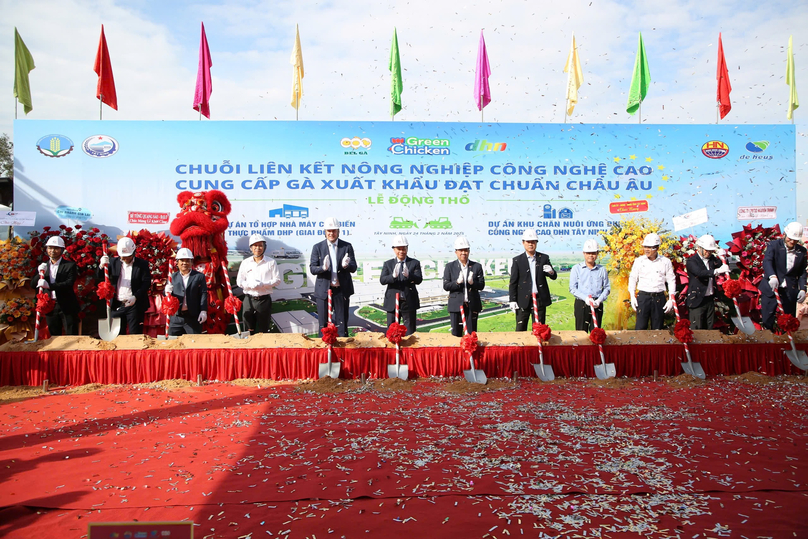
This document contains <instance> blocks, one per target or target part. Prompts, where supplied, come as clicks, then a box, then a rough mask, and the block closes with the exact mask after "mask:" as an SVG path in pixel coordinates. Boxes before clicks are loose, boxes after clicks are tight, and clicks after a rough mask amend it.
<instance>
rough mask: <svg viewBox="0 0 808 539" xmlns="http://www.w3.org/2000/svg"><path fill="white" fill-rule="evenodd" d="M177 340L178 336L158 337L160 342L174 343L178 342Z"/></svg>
mask: <svg viewBox="0 0 808 539" xmlns="http://www.w3.org/2000/svg"><path fill="white" fill-rule="evenodd" d="M176 338H177V336H176V335H158V336H157V340H158V341H173V340H176Z"/></svg>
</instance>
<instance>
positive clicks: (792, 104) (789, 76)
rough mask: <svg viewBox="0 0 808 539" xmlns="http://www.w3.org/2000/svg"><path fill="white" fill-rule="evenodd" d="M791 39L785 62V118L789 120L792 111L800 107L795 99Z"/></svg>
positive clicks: (789, 37) (789, 38)
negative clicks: (786, 88)
mask: <svg viewBox="0 0 808 539" xmlns="http://www.w3.org/2000/svg"><path fill="white" fill-rule="evenodd" d="M791 37H792V36H788V60H787V61H786V84H788V85H789V87H790V90H789V92H788V114H787V115H786V118H788V119H789V120H791V119H792V117H793V116H794V110H795V109H797V108H798V107H799V106H800V99H799V98H798V97H797V81H796V80H795V78H794V51H793V50H792V49H791Z"/></svg>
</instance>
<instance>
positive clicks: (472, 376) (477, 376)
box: [460, 305, 488, 384]
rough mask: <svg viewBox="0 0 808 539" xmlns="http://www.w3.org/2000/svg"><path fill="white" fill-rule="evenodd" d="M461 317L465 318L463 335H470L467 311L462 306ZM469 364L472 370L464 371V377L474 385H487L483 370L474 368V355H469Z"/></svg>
mask: <svg viewBox="0 0 808 539" xmlns="http://www.w3.org/2000/svg"><path fill="white" fill-rule="evenodd" d="M460 315H461V316H462V317H463V333H464V334H465V335H468V334H469V329H468V326H467V325H466V310H465V308H464V307H463V306H462V305H461V306H460ZM469 363H470V364H471V369H469V370H464V371H463V376H465V377H466V381H467V382H471V383H472V384H485V383H487V382H488V378H486V377H485V373H484V372H483V371H482V370H479V369H475V368H474V354H469Z"/></svg>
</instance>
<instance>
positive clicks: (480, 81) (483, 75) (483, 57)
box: [474, 30, 491, 111]
mask: <svg viewBox="0 0 808 539" xmlns="http://www.w3.org/2000/svg"><path fill="white" fill-rule="evenodd" d="M490 76H491V66H490V65H489V64H488V52H487V51H486V50H485V38H484V37H483V31H482V30H480V48H479V49H477V73H476V74H475V76H474V100H475V101H476V102H477V110H480V111H481V110H483V107H485V106H486V105H488V104H489V103H490V102H491V89H490V88H489V87H488V77H490Z"/></svg>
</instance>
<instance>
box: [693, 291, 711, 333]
mask: <svg viewBox="0 0 808 539" xmlns="http://www.w3.org/2000/svg"><path fill="white" fill-rule="evenodd" d="M689 309H690V310H689V311H688V313H687V317H688V318H689V319H690V329H713V324H715V300H714V298H713V296H705V297H703V298H701V303H699V304H698V306H696V307H690V308H689Z"/></svg>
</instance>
